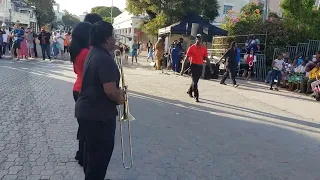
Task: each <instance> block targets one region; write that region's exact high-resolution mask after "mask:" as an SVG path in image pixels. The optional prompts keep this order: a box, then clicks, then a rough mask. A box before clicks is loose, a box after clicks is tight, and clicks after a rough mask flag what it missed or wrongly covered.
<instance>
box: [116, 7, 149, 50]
mask: <svg viewBox="0 0 320 180" xmlns="http://www.w3.org/2000/svg"><path fill="white" fill-rule="evenodd" d="M144 18H145V16H135V15H132V14H130V13H129V12H127V11H124V12H122V13H121V14H120V15H119V16H117V17H115V18H114V20H113V27H114V29H115V31H116V33H117V34H120V35H123V36H128V37H131V38H132V39H133V40H137V41H141V40H142V36H143V32H142V31H140V30H139V29H138V28H139V26H140V23H141V22H142V20H143V19H144ZM120 39H121V42H122V43H125V44H127V45H130V46H131V45H132V44H133V41H130V42H129V41H128V39H127V38H123V37H122V38H121V37H120Z"/></svg>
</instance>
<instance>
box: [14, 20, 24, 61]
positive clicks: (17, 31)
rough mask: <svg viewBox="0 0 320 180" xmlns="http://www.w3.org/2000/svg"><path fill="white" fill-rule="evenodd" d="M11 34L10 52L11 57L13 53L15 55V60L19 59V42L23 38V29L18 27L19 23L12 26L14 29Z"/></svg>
mask: <svg viewBox="0 0 320 180" xmlns="http://www.w3.org/2000/svg"><path fill="white" fill-rule="evenodd" d="M12 36H13V48H12V49H13V51H12V53H11V58H12V59H13V57H14V55H16V57H17V60H19V54H20V49H21V42H22V40H23V39H24V37H23V36H24V31H23V30H22V29H21V28H20V26H19V24H16V25H15V26H14V30H13V31H12Z"/></svg>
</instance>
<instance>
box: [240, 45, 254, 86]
mask: <svg viewBox="0 0 320 180" xmlns="http://www.w3.org/2000/svg"><path fill="white" fill-rule="evenodd" d="M244 59H245V60H246V66H245V71H244V72H243V77H246V75H247V73H248V76H247V80H249V79H250V78H251V74H252V71H253V67H254V63H255V62H257V58H256V56H255V55H254V51H253V49H251V50H250V54H246V55H244Z"/></svg>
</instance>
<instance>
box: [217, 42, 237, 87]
mask: <svg viewBox="0 0 320 180" xmlns="http://www.w3.org/2000/svg"><path fill="white" fill-rule="evenodd" d="M222 59H226V72H225V73H224V75H223V78H222V79H221V81H220V84H223V85H227V84H226V83H225V81H226V80H227V77H228V76H229V75H230V79H231V80H232V82H233V87H238V86H239V85H238V84H237V82H236V74H237V66H238V64H237V42H235V41H233V42H232V43H231V44H230V48H229V49H228V51H227V52H226V53H225V54H224V55H223V56H222V57H221V59H220V61H221V60H222Z"/></svg>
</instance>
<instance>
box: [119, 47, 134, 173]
mask: <svg viewBox="0 0 320 180" xmlns="http://www.w3.org/2000/svg"><path fill="white" fill-rule="evenodd" d="M114 58H115V61H116V63H117V65H118V68H119V71H120V76H121V79H120V81H121V88H122V89H123V96H124V104H123V105H122V109H121V106H120V105H119V106H118V111H119V116H118V117H119V121H120V142H121V150H122V164H123V167H124V168H125V169H127V170H129V169H130V168H132V166H133V155H132V140H131V126H130V121H133V120H135V118H134V117H133V116H132V115H131V113H130V111H129V102H128V93H127V88H128V86H127V85H126V84H125V80H124V73H123V66H122V58H121V51H120V50H118V49H117V50H115V51H114ZM125 122H127V125H128V138H129V153H130V164H129V165H126V161H125V149H124V143H123V139H124V138H123V137H124V135H123V134H124V133H123V126H124V123H125Z"/></svg>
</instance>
